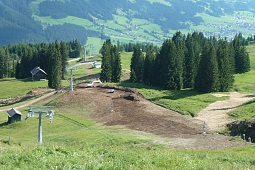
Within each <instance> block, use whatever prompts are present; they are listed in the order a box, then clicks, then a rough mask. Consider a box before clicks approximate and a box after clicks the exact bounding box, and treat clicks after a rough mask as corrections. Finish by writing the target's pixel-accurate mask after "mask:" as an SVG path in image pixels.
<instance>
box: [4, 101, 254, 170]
mask: <svg viewBox="0 0 255 170" xmlns="http://www.w3.org/2000/svg"><path fill="white" fill-rule="evenodd" d="M44 102H48V101H44ZM54 103H55V104H56V103H57V99H56V100H53V101H52V102H51V104H54ZM56 106H57V107H55V116H54V118H53V122H52V123H50V122H49V119H48V118H45V117H43V122H42V124H43V142H44V143H43V144H41V145H40V144H37V126H38V120H37V119H36V118H29V119H28V121H27V122H25V121H22V122H19V123H15V124H12V125H8V126H2V123H3V122H4V121H5V120H6V118H7V115H6V114H2V113H1V114H0V125H1V127H0V168H1V169H34V168H38V167H40V168H41V169H93V170H94V169H206V170H207V169H243V168H244V169H253V168H255V164H254V162H255V159H254V157H253V154H254V151H255V149H254V147H248V146H247V147H242V148H233V149H224V150H206V151H204V150H203V151H200V150H178V149H169V148H168V147H167V145H165V144H167V143H168V142H169V140H171V139H165V138H161V137H158V136H155V135H152V134H146V133H142V132H138V131H133V130H128V129H124V128H123V127H117V126H116V127H106V126H102V125H98V124H96V123H95V122H94V121H92V120H89V119H86V115H88V114H90V109H91V108H88V107H86V108H84V107H83V106H82V105H80V103H70V104H69V105H65V106H61V107H60V106H58V105H56ZM27 110H28V109H23V110H21V111H22V113H24V114H25V113H26V112H27ZM8 143H9V144H8Z"/></svg>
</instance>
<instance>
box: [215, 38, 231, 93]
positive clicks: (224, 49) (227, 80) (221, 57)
mask: <svg viewBox="0 0 255 170" xmlns="http://www.w3.org/2000/svg"><path fill="white" fill-rule="evenodd" d="M217 58H218V67H219V91H229V90H230V88H231V87H232V85H233V83H234V76H233V70H232V64H231V51H230V47H229V44H228V42H227V41H223V42H221V44H220V45H219V48H218V51H217Z"/></svg>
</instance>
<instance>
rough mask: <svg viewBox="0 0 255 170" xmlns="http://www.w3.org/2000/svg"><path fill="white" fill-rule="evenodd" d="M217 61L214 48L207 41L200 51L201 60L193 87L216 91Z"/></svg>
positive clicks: (217, 77)
mask: <svg viewBox="0 0 255 170" xmlns="http://www.w3.org/2000/svg"><path fill="white" fill-rule="evenodd" d="M218 79H219V71H218V63H217V56H216V50H215V48H214V46H213V45H212V44H211V43H209V44H206V45H205V46H204V48H203V51H202V56H201V61H200V65H199V70H198V74H197V77H196V81H195V89H196V90H197V91H199V92H205V93H210V92H215V91H218Z"/></svg>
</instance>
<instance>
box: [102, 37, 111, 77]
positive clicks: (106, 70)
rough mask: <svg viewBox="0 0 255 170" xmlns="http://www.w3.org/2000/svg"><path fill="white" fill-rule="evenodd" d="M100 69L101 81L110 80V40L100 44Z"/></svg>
mask: <svg viewBox="0 0 255 170" xmlns="http://www.w3.org/2000/svg"><path fill="white" fill-rule="evenodd" d="M101 53H102V66H101V68H102V70H101V73H100V80H101V81H102V82H111V78H112V64H111V40H110V39H109V40H106V41H105V42H104V44H103V46H102V51H101Z"/></svg>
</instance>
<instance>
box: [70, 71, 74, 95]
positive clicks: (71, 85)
mask: <svg viewBox="0 0 255 170" xmlns="http://www.w3.org/2000/svg"><path fill="white" fill-rule="evenodd" d="M70 90H71V91H73V70H72V69H71V74H70Z"/></svg>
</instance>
